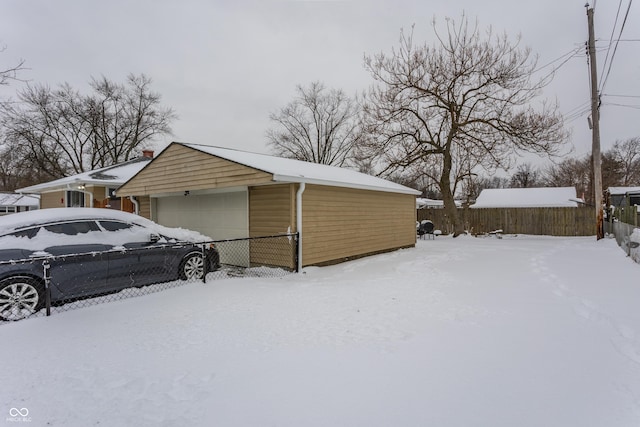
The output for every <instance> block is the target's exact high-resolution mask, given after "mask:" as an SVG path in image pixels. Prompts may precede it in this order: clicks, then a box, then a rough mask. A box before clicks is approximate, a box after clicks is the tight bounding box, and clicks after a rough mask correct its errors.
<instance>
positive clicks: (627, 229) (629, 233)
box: [604, 221, 640, 263]
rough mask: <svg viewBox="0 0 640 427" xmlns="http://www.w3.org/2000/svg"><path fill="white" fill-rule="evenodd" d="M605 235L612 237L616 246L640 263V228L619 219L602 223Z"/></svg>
mask: <svg viewBox="0 0 640 427" xmlns="http://www.w3.org/2000/svg"><path fill="white" fill-rule="evenodd" d="M604 232H605V234H606V235H609V236H611V237H614V238H615V239H616V242H617V243H618V246H620V248H621V249H622V250H623V251H624V252H625V253H626V254H627V256H628V257H630V258H631V259H633V260H634V261H635V262H637V263H640V228H638V227H636V226H634V225H631V224H627V223H624V222H620V221H612V222H605V223H604Z"/></svg>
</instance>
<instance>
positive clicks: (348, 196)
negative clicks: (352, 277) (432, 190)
mask: <svg viewBox="0 0 640 427" xmlns="http://www.w3.org/2000/svg"><path fill="white" fill-rule="evenodd" d="M302 210H303V215H302V227H303V237H302V252H303V256H302V258H303V261H302V263H303V266H307V265H322V264H329V263H334V262H340V261H344V260H346V259H348V258H357V257H360V256H364V255H369V254H374V253H377V252H385V251H389V250H393V249H397V248H403V247H411V246H414V245H415V243H416V209H415V196H413V195H410V194H398V193H387V192H381V191H367V190H357V189H348V188H338V187H326V186H318V185H307V187H306V190H305V192H304V195H303V202H302Z"/></svg>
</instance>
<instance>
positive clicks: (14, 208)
mask: <svg viewBox="0 0 640 427" xmlns="http://www.w3.org/2000/svg"><path fill="white" fill-rule="evenodd" d="M39 207H40V196H27V195H24V194H13V193H9V194H7V193H0V216H2V215H8V214H12V213H16V212H25V211H32V210H35V209H38V208H39Z"/></svg>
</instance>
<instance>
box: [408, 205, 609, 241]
mask: <svg viewBox="0 0 640 427" xmlns="http://www.w3.org/2000/svg"><path fill="white" fill-rule="evenodd" d="M458 215H459V218H461V219H462V220H463V222H464V225H465V226H464V228H465V230H467V231H468V232H470V233H471V234H483V233H490V232H492V231H495V230H502V231H503V232H504V233H506V234H533V235H545V236H592V235H595V234H596V226H595V223H596V220H595V211H594V209H593V208H491V209H469V208H466V209H463V208H461V209H458ZM424 219H429V220H431V221H433V223H434V225H435V228H436V229H439V230H442V232H443V233H445V234H447V233H452V232H453V226H452V225H451V222H450V221H449V218H448V216H447V215H446V213H445V210H444V209H418V210H417V220H418V221H422V220H424Z"/></svg>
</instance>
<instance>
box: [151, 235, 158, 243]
mask: <svg viewBox="0 0 640 427" xmlns="http://www.w3.org/2000/svg"><path fill="white" fill-rule="evenodd" d="M158 240H160V236H158V235H157V234H151V235H150V236H149V242H150V243H156V242H157V241H158Z"/></svg>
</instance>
